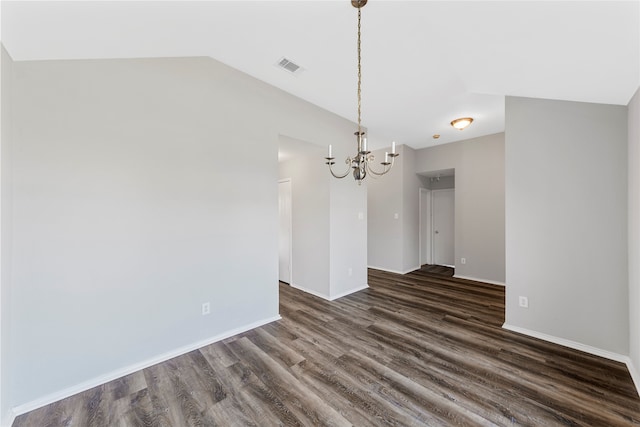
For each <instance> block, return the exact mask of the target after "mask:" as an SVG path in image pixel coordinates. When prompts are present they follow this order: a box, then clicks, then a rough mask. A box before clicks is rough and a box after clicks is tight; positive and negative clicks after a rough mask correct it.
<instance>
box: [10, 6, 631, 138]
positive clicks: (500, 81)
mask: <svg viewBox="0 0 640 427" xmlns="http://www.w3.org/2000/svg"><path fill="white" fill-rule="evenodd" d="M356 18H357V11H356V9H354V8H353V7H352V6H351V4H350V1H349V0H339V1H238V0H235V1H196V2H188V1H174V2H170V1H161V2H156V1H141V2H132V1H113V2H94V1H82V2H81V1H71V2H57V1H46V2H31V1H21V2H8V1H3V2H2V42H3V44H4V45H5V47H6V49H7V51H8V52H9V54H10V55H11V56H12V57H13V59H14V60H16V61H22V60H48V59H83V58H136V57H182V56H210V57H213V58H215V59H217V60H219V61H221V62H223V63H226V64H228V65H230V66H232V67H234V68H237V69H238V70H241V71H243V72H245V73H248V74H250V75H252V76H254V77H256V78H258V79H260V80H263V81H265V82H267V83H270V84H272V85H274V86H276V87H279V88H281V89H283V90H285V91H287V92H290V93H292V94H294V95H296V96H298V97H300V98H303V99H305V100H308V101H309V102H312V103H314V104H316V105H318V106H320V107H322V108H325V109H327V110H329V111H332V112H334V113H336V114H338V115H340V116H343V117H345V118H347V119H350V120H354V121H355V120H356ZM282 57H286V58H288V59H290V60H292V61H294V62H295V63H297V64H299V65H300V66H302V67H303V68H304V71H303V72H302V73H299V74H297V75H292V74H290V73H288V72H286V71H283V70H282V69H279V68H277V67H276V66H275V65H274V64H275V63H277V62H278V61H279V60H280V59H281V58H282ZM362 66H363V72H362V79H363V84H362V93H363V95H362V97H363V99H362V115H363V125H364V126H366V127H368V130H369V141H370V143H371V146H372V147H373V148H379V147H382V146H385V145H388V144H389V142H390V141H391V140H395V141H397V142H398V143H399V144H401V143H404V144H408V145H410V146H412V147H414V148H422V147H427V146H431V145H435V144H436V143H438V144H440V143H446V142H451V141H455V140H460V139H467V138H471V137H475V136H481V135H487V134H491V133H496V132H501V131H503V130H504V96H505V95H513V96H525V97H540V98H550V99H564V100H572V101H582V102H598V103H608V104H619V105H626V104H627V103H628V101H629V100H630V98H631V96H632V95H633V93H634V92H635V90H636V89H637V88H638V86H639V85H640V2H639V1H637V0H634V1H617V2H616V1H566V2H564V1H513V0H512V1H492V2H487V1H466V2H465V1H451V0H449V1H392V0H388V1H382V0H369V3H368V4H367V5H366V6H365V7H364V8H363V9H362ZM462 116H471V117H473V118H475V121H474V122H473V124H472V125H471V126H470V127H469V128H467V129H466V130H464V131H458V130H455V129H453V128H452V127H451V126H450V125H449V122H450V121H451V120H453V119H455V118H457V117H462ZM433 134H440V135H441V138H440V139H438V140H437V141H436V140H434V139H432V135H433Z"/></svg>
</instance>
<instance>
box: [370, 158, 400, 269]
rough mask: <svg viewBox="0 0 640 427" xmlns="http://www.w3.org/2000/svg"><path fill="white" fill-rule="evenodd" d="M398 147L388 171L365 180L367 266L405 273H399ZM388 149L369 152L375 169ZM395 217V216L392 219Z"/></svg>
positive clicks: (378, 168) (379, 167) (379, 168)
mask: <svg viewBox="0 0 640 427" xmlns="http://www.w3.org/2000/svg"><path fill="white" fill-rule="evenodd" d="M402 147H403V146H399V147H398V149H399V153H400V156H398V157H396V159H395V164H394V166H393V168H392V169H391V171H390V172H389V173H387V174H386V175H384V176H382V177H380V178H377V177H376V178H367V248H368V250H367V254H368V255H367V263H368V265H369V267H371V268H377V269H382V270H388V271H393V272H396V273H405V271H404V270H403V268H402V267H403V258H402V251H403V239H402V238H403V234H402V220H401V218H402V212H403V206H402V201H403V196H404V192H403V184H402V180H403V177H404V173H403V165H404V162H405V161H406V157H405V156H404V155H403V152H402ZM385 151H390V150H389V148H385V149H382V150H377V151H373V155H374V157H375V163H376V164H375V165H374V167H377V168H376V170H381V169H382V167H381V166H380V165H379V163H380V161H382V159H384V153H385ZM395 215H397V216H398V218H397V219H395Z"/></svg>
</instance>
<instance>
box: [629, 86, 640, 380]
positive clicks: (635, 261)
mask: <svg viewBox="0 0 640 427" xmlns="http://www.w3.org/2000/svg"><path fill="white" fill-rule="evenodd" d="M627 117H628V138H629V143H628V162H629V163H628V167H629V181H628V186H629V188H628V189H627V190H628V193H627V194H628V205H629V206H628V208H629V213H628V227H629V241H628V247H629V255H628V257H629V258H628V260H629V356H630V358H631V361H632V364H633V368H632V369H633V371H634V372H633V374H634V381H635V382H636V388H638V390H640V376H638V374H639V373H640V371H638V370H639V369H640V89H639V90H637V91H636V94H635V95H634V96H633V98H632V99H631V101H630V102H629V106H628V115H627Z"/></svg>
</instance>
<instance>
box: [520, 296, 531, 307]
mask: <svg viewBox="0 0 640 427" xmlns="http://www.w3.org/2000/svg"><path fill="white" fill-rule="evenodd" d="M518 304H519V305H520V307H522V308H529V298H527V297H518Z"/></svg>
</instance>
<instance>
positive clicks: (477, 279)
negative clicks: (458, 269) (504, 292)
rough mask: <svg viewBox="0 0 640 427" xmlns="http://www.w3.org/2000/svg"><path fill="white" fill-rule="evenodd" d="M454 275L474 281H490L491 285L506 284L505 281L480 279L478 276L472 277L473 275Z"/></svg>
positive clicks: (457, 277)
mask: <svg viewBox="0 0 640 427" xmlns="http://www.w3.org/2000/svg"><path fill="white" fill-rule="evenodd" d="M453 277H454V278H456V279H465V280H473V281H474V282H483V283H488V284H490V285H498V286H506V284H505V283H504V282H496V281H495V280H487V279H479V278H477V277H471V276H459V275H457V274H454V275H453Z"/></svg>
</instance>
